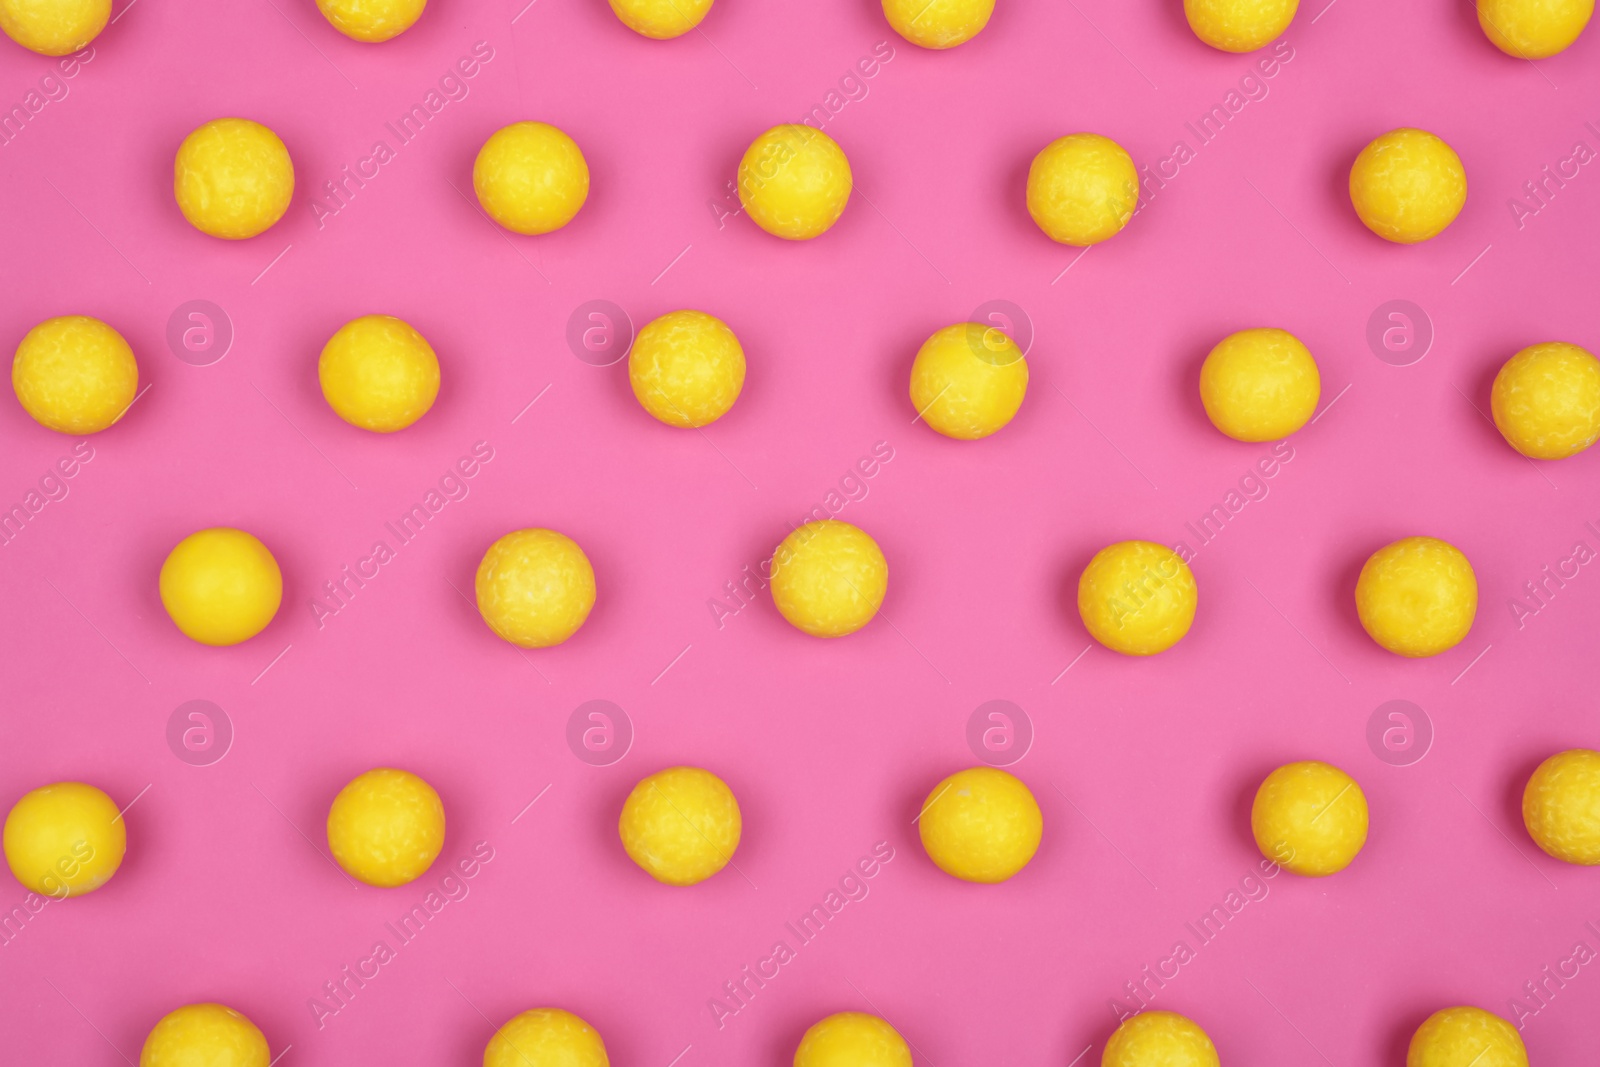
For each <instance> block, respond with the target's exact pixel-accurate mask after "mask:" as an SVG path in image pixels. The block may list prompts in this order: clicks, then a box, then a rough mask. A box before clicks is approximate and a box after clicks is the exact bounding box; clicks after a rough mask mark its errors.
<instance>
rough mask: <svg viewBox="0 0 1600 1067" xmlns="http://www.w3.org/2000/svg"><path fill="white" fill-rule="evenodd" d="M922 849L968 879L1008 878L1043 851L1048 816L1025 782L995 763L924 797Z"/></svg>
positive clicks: (956, 776) (954, 776)
mask: <svg viewBox="0 0 1600 1067" xmlns="http://www.w3.org/2000/svg"><path fill="white" fill-rule="evenodd" d="M917 827H918V831H919V832H920V833H921V835H922V848H923V851H925V852H927V854H928V858H929V859H931V860H932V861H933V862H934V864H935V865H936V866H937V867H938V868H939V869H940V870H941V871H943V872H945V873H946V874H949V875H954V876H955V877H957V878H959V879H961V880H962V881H964V882H983V883H987V884H993V883H995V882H1003V881H1005V880H1006V879H1007V878H1010V877H1011V876H1012V875H1014V874H1016V873H1017V872H1018V871H1020V870H1022V868H1024V867H1026V866H1027V865H1028V861H1029V860H1031V859H1033V854H1034V853H1035V852H1038V851H1039V840H1040V838H1041V837H1042V836H1043V835H1044V816H1043V815H1041V814H1040V813H1039V804H1038V802H1037V801H1036V800H1034V799H1033V794H1032V793H1031V792H1029V790H1028V787H1027V786H1025V785H1023V784H1022V782H1021V781H1019V780H1018V779H1017V778H1015V777H1013V776H1012V775H1009V774H1007V773H1006V772H1005V771H1002V770H998V769H996V768H994V767H971V768H968V769H967V770H964V771H957V772H956V773H955V774H952V775H951V776H950V777H948V778H946V779H945V780H944V781H942V782H940V783H939V784H938V785H936V786H934V787H933V791H932V792H931V793H929V794H928V798H927V799H926V800H924V801H923V802H922V813H921V815H920V816H919V817H918V819H917Z"/></svg>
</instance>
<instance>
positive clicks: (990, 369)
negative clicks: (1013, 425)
mask: <svg viewBox="0 0 1600 1067" xmlns="http://www.w3.org/2000/svg"><path fill="white" fill-rule="evenodd" d="M1027 394H1028V361H1027V360H1025V359H1023V357H1022V349H1020V348H1018V347H1017V343H1016V342H1015V341H1013V340H1012V339H1011V338H1010V337H1008V336H1006V335H1005V334H1004V333H1003V332H1001V331H1000V330H997V329H994V328H993V327H985V326H983V325H981V324H979V323H975V322H962V323H957V324H956V325H954V326H946V327H945V328H944V329H942V330H940V331H939V332H938V333H936V334H934V335H933V336H932V337H930V338H928V339H927V341H925V342H923V345H922V347H921V348H920V349H918V350H917V358H916V361H915V362H913V363H912V364H911V405H912V407H914V408H916V409H917V414H918V415H920V416H921V417H922V419H923V420H924V421H926V422H927V424H928V425H929V426H932V427H933V428H934V429H935V430H937V431H939V432H940V433H942V434H944V435H945V436H946V437H954V438H957V439H958V440H962V441H974V440H977V439H978V438H980V437H988V436H989V435H990V434H992V433H994V432H995V431H996V430H998V429H1000V428H1001V427H1002V426H1004V425H1005V424H1006V423H1008V422H1010V421H1011V420H1012V418H1013V417H1014V416H1015V415H1016V414H1017V410H1018V409H1019V408H1021V407H1022V398H1023V397H1025V396H1026V395H1027Z"/></svg>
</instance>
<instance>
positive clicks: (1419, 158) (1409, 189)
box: [1350, 129, 1467, 245]
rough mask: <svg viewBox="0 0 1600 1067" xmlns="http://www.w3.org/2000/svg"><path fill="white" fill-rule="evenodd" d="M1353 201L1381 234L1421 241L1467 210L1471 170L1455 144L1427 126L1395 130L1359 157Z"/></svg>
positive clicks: (1353, 178) (1352, 183)
mask: <svg viewBox="0 0 1600 1067" xmlns="http://www.w3.org/2000/svg"><path fill="white" fill-rule="evenodd" d="M1350 202H1351V203H1352V204H1353V205H1355V209H1356V214H1357V215H1360V216H1361V221H1362V222H1364V223H1366V226H1367V229H1369V230H1371V231H1372V232H1373V233H1375V234H1377V235H1378V236H1379V237H1382V238H1383V239H1384V240H1386V241H1394V242H1396V243H1397V244H1405V245H1409V244H1416V243H1417V242H1418V241H1426V240H1427V239H1428V238H1430V237H1434V236H1437V235H1438V234H1440V233H1442V232H1443V231H1444V228H1445V227H1446V226H1449V225H1450V224H1451V223H1452V222H1454V221H1455V220H1456V216H1457V215H1459V214H1461V209H1462V207H1463V206H1465V205H1466V202H1467V172H1466V170H1465V169H1464V168H1463V167H1462V166H1461V157H1460V156H1458V155H1456V152H1455V149H1453V148H1451V147H1450V146H1449V145H1447V144H1445V143H1444V142H1443V141H1441V140H1440V139H1439V138H1437V137H1435V136H1434V135H1433V134H1431V133H1428V132H1427V131H1426V130H1412V129H1399V130H1391V131H1389V132H1388V133H1386V134H1384V135H1383V136H1382V137H1379V138H1378V139H1377V140H1375V141H1373V142H1372V143H1371V144H1369V145H1367V147H1365V148H1363V149H1362V150H1361V154H1360V155H1358V156H1356V161H1355V165H1354V166H1352V167H1351V168H1350Z"/></svg>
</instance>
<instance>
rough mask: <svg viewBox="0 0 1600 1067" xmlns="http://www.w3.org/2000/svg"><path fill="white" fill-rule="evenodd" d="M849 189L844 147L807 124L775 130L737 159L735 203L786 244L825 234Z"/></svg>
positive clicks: (837, 217)
mask: <svg viewBox="0 0 1600 1067" xmlns="http://www.w3.org/2000/svg"><path fill="white" fill-rule="evenodd" d="M852 188H853V185H852V183H851V178H850V161H849V160H848V159H846V158H845V157H844V149H842V148H840V147H839V146H838V144H836V143H835V142H834V140H833V138H832V137H829V136H828V135H827V134H825V133H823V132H822V131H821V130H818V129H814V128H812V127H810V126H804V125H799V126H796V125H788V126H774V127H772V129H770V130H768V131H767V132H766V133H764V134H762V135H761V136H760V137H757V138H756V139H755V140H754V141H752V142H751V143H750V147H749V148H747V149H745V153H744V158H743V159H741V160H740V161H739V203H741V204H743V205H744V209H745V210H746V211H747V212H749V213H750V217H751V218H752V219H754V220H755V224H756V225H757V226H760V227H761V228H762V229H763V230H766V231H767V232H768V233H770V234H773V235H775V236H778V237H782V238H785V239H786V240H790V241H805V240H809V239H810V238H812V237H816V236H817V235H819V234H823V233H826V232H827V231H828V230H829V229H830V228H831V227H832V226H833V224H834V223H835V222H838V221H839V216H840V215H842V214H844V206H845V204H847V203H849V202H850V190H851V189H852Z"/></svg>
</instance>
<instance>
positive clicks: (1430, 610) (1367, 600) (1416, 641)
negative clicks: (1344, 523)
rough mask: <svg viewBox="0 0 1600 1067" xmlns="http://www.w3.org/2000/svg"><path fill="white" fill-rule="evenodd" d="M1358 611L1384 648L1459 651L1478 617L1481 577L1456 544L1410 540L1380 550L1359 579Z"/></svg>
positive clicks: (1409, 652)
mask: <svg viewBox="0 0 1600 1067" xmlns="http://www.w3.org/2000/svg"><path fill="white" fill-rule="evenodd" d="M1356 613H1357V614H1359V615H1360V616H1361V625H1362V627H1363V628H1364V629H1365V630H1366V631H1367V633H1368V634H1369V635H1371V637H1372V639H1373V640H1374V641H1376V642H1378V644H1380V645H1382V646H1383V647H1384V648H1387V649H1388V650H1389V651H1390V652H1395V653H1398V654H1399V655H1402V656H1412V657H1417V656H1437V655H1438V654H1439V653H1441V652H1443V651H1445V650H1447V649H1451V648H1454V647H1455V646H1456V645H1458V644H1460V643H1461V639H1462V638H1464V637H1466V636H1467V631H1468V630H1470V629H1472V620H1473V617H1474V616H1475V615H1477V613H1478V579H1477V576H1476V575H1474V574H1473V573H1472V564H1470V563H1468V562H1467V557H1466V556H1464V555H1462V553H1461V550H1460V549H1458V548H1456V547H1455V546H1454V545H1452V544H1450V543H1448V542H1446V541H1441V540H1439V539H1438V538H1436V537H1405V538H1402V539H1400V540H1399V541H1396V542H1394V543H1393V544H1390V545H1385V546H1384V547H1382V548H1380V549H1378V551H1376V552H1374V553H1373V554H1372V555H1371V557H1370V558H1368V560H1367V562H1366V564H1365V565H1364V566H1362V568H1361V576H1360V577H1359V578H1357V579H1356Z"/></svg>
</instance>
